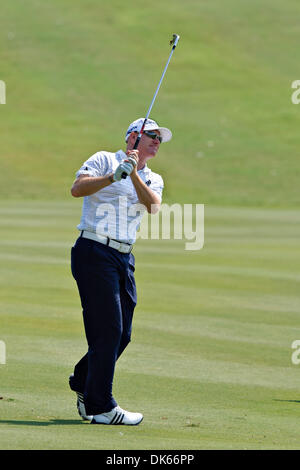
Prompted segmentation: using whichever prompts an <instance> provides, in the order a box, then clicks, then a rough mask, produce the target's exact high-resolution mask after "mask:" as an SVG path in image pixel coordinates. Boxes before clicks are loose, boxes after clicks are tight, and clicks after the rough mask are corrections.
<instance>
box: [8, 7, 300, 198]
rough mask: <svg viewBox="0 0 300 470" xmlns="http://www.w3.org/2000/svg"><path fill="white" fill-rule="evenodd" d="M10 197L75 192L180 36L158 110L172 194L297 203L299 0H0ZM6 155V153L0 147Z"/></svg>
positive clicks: (156, 164) (142, 107)
mask: <svg viewBox="0 0 300 470" xmlns="http://www.w3.org/2000/svg"><path fill="white" fill-rule="evenodd" d="M1 13H2V14H1V18H0V31H1V33H0V34H1V41H0V48H1V49H0V53H1V56H2V57H3V60H1V68H0V79H2V80H5V82H6V85H7V104H6V105H5V106H1V107H0V113H1V114H0V119H1V163H2V166H1V174H2V177H3V184H1V188H0V196H1V197H5V198H7V197H10V198H16V197H17V198H21V199H23V198H24V197H25V198H28V197H29V198H36V199H39V198H40V197H43V198H44V199H46V200H47V199H48V198H51V199H53V198H56V199H59V200H60V199H64V198H65V197H67V193H68V188H69V186H70V184H71V183H72V180H73V178H74V175H75V172H76V170H77V169H78V167H79V166H80V165H81V163H82V161H83V160H84V159H85V158H87V157H89V156H90V155H92V154H93V153H94V152H95V151H97V150H101V149H110V150H117V149H119V148H121V147H124V134H125V131H126V129H127V127H128V124H129V123H130V122H131V121H133V120H134V119H135V118H136V117H138V116H142V115H145V113H146V110H147V109H148V106H149V104H150V101H151V98H152V96H153V93H154V91H155V88H156V85H157V83H158V80H159V78H160V75H161V72H162V70H163V66H164V64H165V62H166V59H167V57H168V54H169V47H168V40H169V38H170V37H171V34H172V33H173V32H176V33H178V34H180V35H181V40H180V42H179V45H178V48H177V49H176V53H175V54H174V57H173V59H172V61H171V64H170V67H169V69H168V72H167V75H166V79H165V81H164V83H163V85H162V88H161V90H160V92H159V95H158V99H157V102H156V103H155V105H154V108H153V113H152V114H153V117H154V118H156V119H157V120H158V121H159V122H160V123H161V124H162V125H166V126H169V127H170V128H171V129H172V130H173V132H174V139H173V140H172V141H171V142H170V143H169V144H168V145H164V146H162V148H161V150H160V154H159V156H158V158H157V159H155V161H153V163H152V166H153V169H154V170H157V171H158V172H162V174H163V175H164V179H165V183H166V187H165V200H168V201H178V202H199V201H201V202H203V203H206V204H212V205H216V206H218V205H220V204H222V205H226V206H233V205H234V206H236V205H239V206H253V207H258V206H268V207H279V206H280V207H290V206H292V207H298V206H299V202H300V200H299V191H298V180H299V172H300V168H299V146H300V136H299V132H298V129H299V124H300V111H299V107H298V106H296V105H293V104H292V103H291V94H292V91H293V90H292V89H291V83H292V81H294V80H295V79H299V76H298V73H299V69H298V65H297V60H296V57H297V52H298V43H299V40H298V39H299V32H300V26H299V22H298V20H297V19H298V17H299V14H300V5H299V4H298V3H297V2H296V1H294V0H287V1H285V2H282V1H281V0H264V1H263V2H262V1H261V0H252V1H251V2H246V1H241V0H227V1H226V8H224V1H223V0H215V1H213V2H212V1H211V0H205V1H201V2H200V1H198V0H186V1H184V2H182V0H174V1H173V2H172V6H171V7H170V2H168V1H167V0H162V1H160V2H158V3H157V4H154V5H153V4H149V5H143V8H141V4H140V2H138V1H137V0H132V1H131V2H130V6H129V5H128V4H127V3H124V2H122V1H121V0H112V1H110V2H105V1H99V0H89V1H88V2H85V3H84V6H83V3H82V2H81V1H79V0H75V1H73V2H72V4H71V5H70V2H69V1H67V0H53V1H51V2H42V1H39V0H28V1H26V2H23V1H21V0H15V1H14V2H10V1H8V0H4V1H3V2H2V7H1ZM2 157H3V158H2Z"/></svg>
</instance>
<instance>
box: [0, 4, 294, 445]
mask: <svg viewBox="0 0 300 470" xmlns="http://www.w3.org/2000/svg"><path fill="white" fill-rule="evenodd" d="M299 14H300V4H299V3H298V2H296V1H295V0H286V1H285V2H282V1H281V0H263V1H261V0H260V1H259V0H251V2H249V1H242V0H227V1H226V6H225V4H224V1H223V0H214V1H211V0H201V2H200V1H199V0H186V1H184V2H183V1H182V0H174V1H172V4H170V2H169V1H167V0H161V1H160V2H157V3H151V4H143V5H142V7H141V2H138V1H137V0H132V1H131V2H130V3H129V4H128V2H127V3H124V2H122V1H121V0H110V1H109V2H106V1H103V0H86V1H85V2H81V1H79V0H74V1H72V2H69V1H67V0H53V1H51V2H42V1H41V0H27V1H26V2H24V1H23V0H14V1H13V2H12V1H8V0H3V1H2V3H1V16H0V39H1V40H0V55H1V61H0V80H4V81H5V83H6V91H7V96H6V104H5V105H0V122H1V131H0V132H1V136H0V139H1V148H0V157H1V185H0V217H1V236H0V261H1V263H0V311H1V314H0V340H3V341H5V343H6V346H7V364H6V365H1V364H0V396H1V397H2V399H0V448H1V449H75V448H76V449H77V448H82V449H231V448H234V449H244V448H246V449H299V440H298V434H299V432H298V431H299V424H298V422H299V418H298V415H299V410H300V408H299V406H300V394H299V388H300V384H299V379H298V376H299V370H298V368H299V366H298V368H297V366H296V365H293V364H292V362H291V355H292V352H293V350H292V348H291V344H292V342H293V341H294V340H295V339H299V337H300V330H299V311H300V298H299V281H300V275H299V268H300V258H299V235H300V234H299V226H300V225H299V222H300V220H299V219H300V216H299V210H298V209H299V204H300V196H299V189H298V188H299V176H300V165H299V148H300V134H299V124H300V108H299V106H296V105H293V104H292V103H291V94H292V92H293V91H294V90H292V89H291V84H292V82H293V81H294V80H296V79H299V78H300V77H299V66H298V62H297V57H298V49H299V33H300V26H299V21H298V18H299ZM173 33H177V34H180V35H181V40H180V43H179V45H178V47H177V49H176V52H175V54H174V57H173V58H172V61H171V64H170V67H169V69H168V72H167V75H166V78H165V81H164V83H163V85H162V87H161V90H160V92H159V95H158V99H157V102H156V103H155V106H154V108H153V113H152V117H153V118H155V119H157V120H158V122H159V123H160V124H161V125H165V126H167V127H170V128H171V129H172V131H173V134H174V138H173V139H172V141H171V142H170V143H168V144H167V145H162V146H161V149H160V152H159V155H158V156H157V158H155V159H154V160H153V161H152V162H151V163H150V167H151V168H152V169H153V170H154V171H157V172H158V173H161V174H162V176H163V178H164V181H165V189H164V202H166V203H169V204H174V203H180V204H183V203H191V202H192V203H198V204H200V203H203V204H204V205H205V244H204V248H203V249H202V250H200V251H186V250H185V249H184V247H185V243H184V241H179V240H156V241H155V240H152V241H151V240H142V239H140V240H138V242H137V245H136V247H135V250H134V251H135V254H136V264H137V269H136V279H137V285H138V306H137V309H136V314H135V321H134V330H133V338H132V343H131V344H130V345H129V347H128V349H127V350H126V352H125V353H124V355H123V356H122V357H121V359H120V361H119V363H118V365H117V372H116V380H115V384H114V394H115V396H116V397H117V399H118V401H119V403H120V405H121V406H123V407H125V408H126V407H127V408H128V409H132V410H137V411H141V412H143V413H144V416H145V419H144V421H143V423H142V424H141V426H138V427H136V428H128V427H121V428H119V427H116V428H111V427H108V428H107V427H96V429H95V426H89V425H88V424H85V423H83V422H81V421H80V420H79V419H78V416H77V413H76V409H75V398H74V396H73V395H74V394H72V393H71V392H70V391H69V389H68V384H67V379H68V375H69V373H70V372H71V371H72V368H73V366H74V363H75V362H76V361H77V360H78V359H79V358H80V356H81V355H82V354H84V353H85V351H86V342H85V339H84V334H83V323H82V318H81V311H80V303H79V297H78V293H77V289H76V286H75V282H74V280H73V279H72V276H71V272H70V266H69V255H70V247H71V245H72V243H73V242H74V240H75V238H76V235H77V230H76V225H77V223H78V222H79V217H80V208H81V203H82V201H81V200H75V199H72V200H71V196H70V192H69V189H70V186H71V184H72V182H73V179H74V176H75V172H76V171H77V169H78V168H79V167H80V166H81V164H82V162H83V160H85V159H86V158H88V157H89V156H90V155H92V154H93V153H95V152H96V151H98V150H101V149H106V150H111V151H114V150H117V149H119V148H124V134H125V131H126V129H127V127H128V124H129V123H130V122H131V121H133V120H134V119H136V118H137V117H139V116H143V115H145V113H146V110H147V108H148V106H149V104H150V101H151V98H152V96H153V93H154V91H155V88H156V85H157V83H158V80H159V78H160V75H161V72H162V70H163V67H164V65H165V62H166V59H167V56H168V54H169V51H170V49H169V47H168V41H169V39H170V38H171V35H172V34H173ZM74 431H75V432H74Z"/></svg>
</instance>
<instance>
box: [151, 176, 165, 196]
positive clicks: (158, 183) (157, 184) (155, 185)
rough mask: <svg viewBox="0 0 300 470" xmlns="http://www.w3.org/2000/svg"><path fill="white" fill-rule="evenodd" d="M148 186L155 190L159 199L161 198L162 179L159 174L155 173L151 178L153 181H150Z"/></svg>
mask: <svg viewBox="0 0 300 470" xmlns="http://www.w3.org/2000/svg"><path fill="white" fill-rule="evenodd" d="M149 187H150V188H151V189H152V191H154V192H155V194H156V195H157V196H159V198H160V200H162V193H163V189H164V181H163V179H162V177H161V176H160V175H158V174H155V177H154V178H153V181H152V182H151V184H150V186H149Z"/></svg>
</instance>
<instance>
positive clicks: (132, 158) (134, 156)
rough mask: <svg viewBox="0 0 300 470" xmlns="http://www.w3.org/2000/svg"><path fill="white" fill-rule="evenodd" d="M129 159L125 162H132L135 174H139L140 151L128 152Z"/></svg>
mask: <svg viewBox="0 0 300 470" xmlns="http://www.w3.org/2000/svg"><path fill="white" fill-rule="evenodd" d="M126 155H127V157H128V158H127V159H126V160H125V162H130V163H131V164H132V166H133V173H135V174H136V173H137V165H138V162H139V151H138V150H127V152H126Z"/></svg>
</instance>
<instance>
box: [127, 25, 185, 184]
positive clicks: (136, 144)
mask: <svg viewBox="0 0 300 470" xmlns="http://www.w3.org/2000/svg"><path fill="white" fill-rule="evenodd" d="M178 41H179V36H178V34H173V41H171V43H170V44H173V47H172V50H171V53H170V55H169V57H168V60H167V63H166V65H165V68H164V70H163V73H162V75H161V77H160V80H159V83H158V85H157V88H156V90H155V93H154V96H153V98H152V101H151V103H150V106H149V109H148V111H147V114H146V117H145V119H144V122H143V125H142V128H141V130H140V132H139V134H138V136H137V138H136V141H135V144H134V147H133V149H137V148H138V145H139V143H140V140H141V137H142V134H143V131H144V127H145V125H146V122H147V119H148V117H149V115H150V113H151V110H152V107H153V105H154V102H155V100H156V97H157V93H158V91H159V89H160V86H161V84H162V81H163V79H164V76H165V74H166V71H167V68H168V66H169V63H170V60H171V57H172V55H173V52H174V50H175V48H176V46H177V44H178ZM126 177H127V174H126V173H125V172H124V173H123V174H122V178H124V179H125V178H126Z"/></svg>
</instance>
